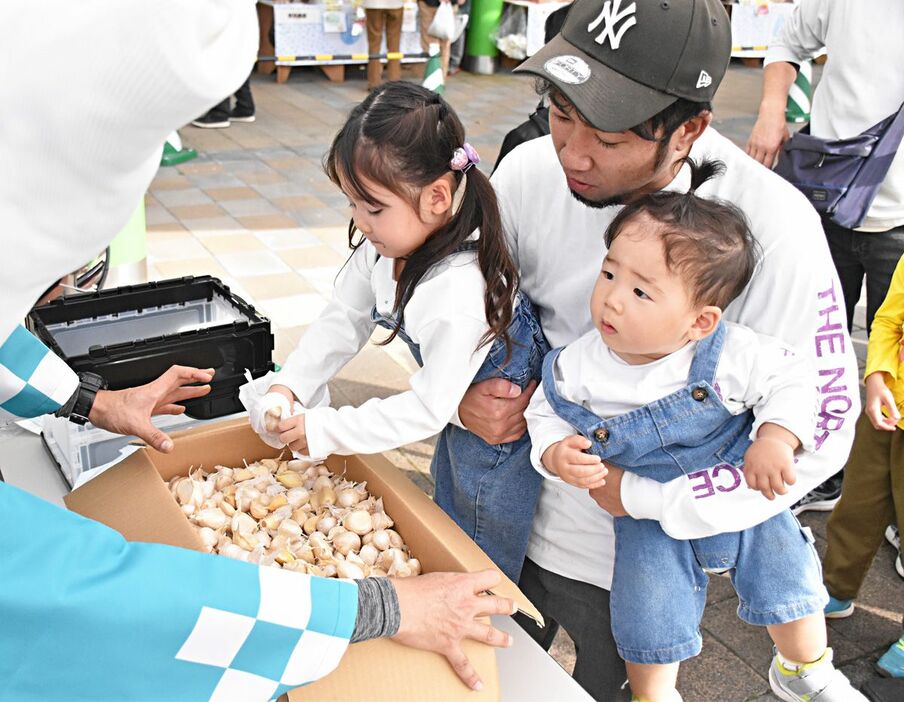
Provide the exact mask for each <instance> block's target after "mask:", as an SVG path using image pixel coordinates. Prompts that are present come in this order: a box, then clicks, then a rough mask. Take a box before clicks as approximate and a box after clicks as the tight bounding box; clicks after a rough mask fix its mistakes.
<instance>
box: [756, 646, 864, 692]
mask: <svg viewBox="0 0 904 702" xmlns="http://www.w3.org/2000/svg"><path fill="white" fill-rule="evenodd" d="M769 687H771V688H772V692H773V693H774V694H775V696H776V697H778V698H779V699H780V700H784V701H785V702H861V701H862V702H866V697H864V696H863V695H862V694H860V693H859V692H857V690H855V689H854V688H853V687H852V686H851V682H850V680H848V679H847V677H845V675H844V673H842V672H841V671H840V670H836V668H835V666H834V665H832V649H831V648H828V649H826V652H825V653H824V654H823V655H822V658H820V659H819V660H818V661H814V662H812V663H807V664H805V665H802V666H801V667H800V668H798V669H797V670H792V669H791V668H788V667H786V666H785V665H784V664H782V662H781V661H780V660H779V657H778V655H777V654H776V655H775V656H774V657H773V658H772V665H771V666H769Z"/></svg>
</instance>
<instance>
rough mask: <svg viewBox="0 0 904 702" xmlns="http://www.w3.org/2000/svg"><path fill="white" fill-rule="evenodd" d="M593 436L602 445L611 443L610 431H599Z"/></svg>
mask: <svg viewBox="0 0 904 702" xmlns="http://www.w3.org/2000/svg"><path fill="white" fill-rule="evenodd" d="M593 435H594V436H595V437H596V440H597V441H599V442H600V443H602V444H605V443H606V442H607V441H609V430H608V429H597V430H596V432H594V434H593Z"/></svg>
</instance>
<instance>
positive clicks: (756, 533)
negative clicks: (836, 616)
mask: <svg viewBox="0 0 904 702" xmlns="http://www.w3.org/2000/svg"><path fill="white" fill-rule="evenodd" d="M718 167H719V164H712V163H710V164H705V165H704V166H701V167H699V168H698V167H696V166H694V165H693V164H692V167H691V170H692V176H691V180H692V182H691V192H690V193H675V192H661V193H655V194H652V195H648V196H645V197H643V198H641V199H639V200H637V201H635V202H633V203H631V204H629V205H627V206H626V207H625V208H624V209H623V210H622V211H621V212H620V213H619V214H618V215H617V216H616V217H615V219H614V220H613V221H612V224H611V225H610V227H609V230H608V231H607V233H606V246H607V248H608V251H607V254H606V259H605V260H604V261H603V265H602V272H601V274H600V277H599V278H598V280H597V284H596V287H595V289H594V291H593V295H592V298H591V301H590V310H591V315H592V318H593V320H594V325H595V327H596V328H595V329H593V330H592V331H590V332H588V333H587V334H585V335H584V336H583V337H581V338H579V339H578V340H577V341H575V342H574V343H572V344H569V345H568V346H566V347H564V349H557V350H555V351H553V352H552V353H550V354H549V355H548V356H547V357H546V360H545V361H544V367H543V384H542V387H541V388H538V389H537V392H536V393H534V396H533V398H532V400H531V404H530V407H529V408H528V412H527V413H526V417H527V421H528V428H529V430H530V434H531V438H532V441H533V451H532V460H533V462H534V465H535V467H536V468H537V469H538V471H540V472H542V473H543V474H544V475H546V476H547V477H548V478H549V479H555V480H564V481H566V482H567V483H569V484H571V485H573V486H576V487H580V488H593V487H599V486H601V485H602V484H604V482H605V476H606V472H607V469H606V468H605V467H604V465H603V461H604V460H605V461H609V460H611V461H612V463H613V464H614V465H617V466H619V467H621V468H624V469H625V470H626V471H629V472H633V473H636V474H638V475H642V476H644V477H647V478H652V479H653V480H656V481H659V482H667V481H669V480H672V479H674V478H676V477H680V476H682V475H686V476H687V477H688V479H689V480H691V481H693V482H694V485H695V488H694V489H695V492H697V493H698V499H706V498H707V494H708V493H709V492H712V493H715V492H716V491H729V490H733V489H737V488H738V486H740V485H741V484H742V480H743V479H746V481H747V484H748V486H749V487H751V488H754V489H758V490H760V491H762V492H763V494H764V495H765V496H766V497H768V498H769V499H774V497H775V494H776V493H778V494H783V493H784V492H785V484H790V483H793V482H794V480H795V475H794V452H795V451H796V450H797V449H799V448H801V447H802V446H803V448H804V449H805V450H812V447H813V435H814V433H815V428H816V426H815V406H816V388H815V387H814V385H813V381H812V378H813V372H812V369H811V368H810V367H809V365H808V364H807V363H806V362H804V361H803V360H801V359H799V358H796V357H794V356H793V355H791V354H790V353H789V352H788V351H786V349H785V348H784V347H783V346H781V345H779V344H777V343H775V342H774V341H771V340H769V339H767V338H765V337H760V336H758V335H757V334H755V333H754V332H753V331H752V330H750V329H747V328H745V327H741V326H738V325H735V324H729V323H727V322H722V321H721V317H722V310H723V309H724V308H725V307H726V306H727V305H728V304H729V303H730V302H731V301H732V300H733V299H734V298H735V297H736V296H737V295H738V294H739V293H740V292H741V291H742V290H743V289H744V287H745V286H746V285H747V283H748V282H749V280H750V276H751V274H752V273H753V270H754V268H755V266H756V253H755V252H756V248H755V242H754V240H753V238H752V235H751V233H750V230H749V229H748V227H747V223H746V220H745V219H744V216H743V214H741V213H740V211H739V210H737V209H736V208H734V207H733V206H731V205H728V204H725V203H719V202H712V201H707V200H703V199H702V198H699V197H697V196H696V195H694V194H693V190H694V189H695V188H696V187H698V186H699V184H700V183H702V182H703V181H705V180H706V179H707V178H708V177H709V176H711V175H713V174H714V173H716V172H718ZM751 409H752V410H753V411H752V412H751ZM751 439H752V441H751ZM742 469H743V478H742ZM764 505H765V501H764ZM714 518H716V519H717V518H718V517H717V516H716V515H714ZM576 537H577V538H579V535H576ZM615 538H616V551H615V570H614V576H613V581H612V591H611V599H610V605H611V620H612V633H613V635H614V637H615V641H616V644H617V646H618V650H619V654H620V655H621V656H622V657H623V658H624V659H625V661H626V665H627V669H628V679H629V682H630V685H631V690H632V692H633V694H634V695H635V696H636V697H635V699H641V700H644V701H646V702H664V701H666V700H668V701H669V702H672V701H673V700H676V699H680V697H679V696H678V693H677V692H676V690H675V683H676V680H677V674H678V662H679V661H681V660H684V659H686V658H689V657H692V656H695V655H697V654H698V653H699V652H700V647H701V638H700V633H699V623H700V618H701V617H702V615H703V608H704V605H705V602H706V585H707V575H706V572H707V571H710V570H718V571H729V572H730V575H731V579H732V583H733V585H734V586H735V589H736V591H737V593H738V596H739V599H740V607H739V608H738V614H739V616H740V617H741V618H742V619H744V620H745V621H747V622H748V623H750V624H755V625H760V626H766V627H767V628H768V630H769V633H770V635H771V636H772V639H773V641H774V642H775V644H776V648H777V656H776V658H775V659H774V661H773V664H772V667H771V669H770V673H769V677H770V683H771V685H772V689H773V691H774V692H775V693H776V695H778V696H779V697H780V698H781V699H783V700H789V701H794V700H810V699H816V697H819V699H820V700H826V701H828V700H860V699H863V698H862V696H860V695H859V694H858V693H856V692H855V691H854V690H853V689H852V688H851V687H850V684H849V683H848V681H847V679H846V678H844V676H843V675H841V673H839V672H837V671H836V670H835V669H834V667H833V665H832V654H831V650H830V649H828V648H827V647H826V631H825V622H824V620H823V617H822V607H823V606H824V603H825V601H826V599H827V597H826V593H825V588H824V587H823V586H822V583H821V579H820V571H819V560H818V557H817V555H816V551H815V549H814V548H813V545H812V541H813V539H812V537H811V536H810V535H809V532H808V531H806V530H803V529H802V528H801V526H800V524H798V522H797V520H796V519H795V518H794V516H793V515H792V514H791V512H790V511H789V510H785V511H784V512H781V513H780V514H778V515H776V516H774V517H772V518H769V519H766V518H765V517H764V520H763V522H762V523H761V524H759V525H758V526H755V527H753V528H751V529H747V530H745V531H742V532H733V533H723V534H717V535H715V536H710V537H707V538H701V539H694V540H690V541H680V540H677V539H673V538H671V537H670V536H669V535H667V534H666V533H665V532H664V531H663V530H662V527H661V526H660V524H659V522H657V521H655V520H650V519H634V518H632V517H618V518H616V519H615Z"/></svg>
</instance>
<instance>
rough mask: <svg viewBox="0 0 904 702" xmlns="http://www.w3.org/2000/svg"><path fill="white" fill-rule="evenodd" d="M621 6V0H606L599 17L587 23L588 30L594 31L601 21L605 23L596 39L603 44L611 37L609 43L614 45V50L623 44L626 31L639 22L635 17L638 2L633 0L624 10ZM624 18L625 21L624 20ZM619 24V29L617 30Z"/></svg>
mask: <svg viewBox="0 0 904 702" xmlns="http://www.w3.org/2000/svg"><path fill="white" fill-rule="evenodd" d="M620 7H621V0H606V2H605V3H604V4H603V11H602V12H600V14H599V17H597V18H596V19H595V20H593V22H591V23H590V24H588V25H587V31H588V32H592V31H593V30H594V29H596V28H597V27H599V25H600V23H601V22H602V23H604V24H603V31H602V32H600V33H599V35H598V36H597V37H596V39H594V41H595V42H596V43H597V44H599V45H600V46H602V45H603V44H604V43H605V41H606V39H609V45H610V46H611V47H612V50H613V51H615V50H616V49H618V45H619V44H621V40H622V37H623V36H624V35H625V32H627V31H628V30H629V29H631V27H633V26H634V25H635V24H637V18H636V17H634V13H635V11H636V10H637V4H636V3H633V2H632V3H631V4H630V5H628V6H627V7H626V8H625V9H624V10H621V9H619V8H620ZM622 20H624V21H623V22H622ZM619 22H621V26H618V24H619ZM617 26H618V31H616V27H617Z"/></svg>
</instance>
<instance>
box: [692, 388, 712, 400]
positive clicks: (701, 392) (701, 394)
mask: <svg viewBox="0 0 904 702" xmlns="http://www.w3.org/2000/svg"><path fill="white" fill-rule="evenodd" d="M708 394H709V393H707V392H706V389H705V388H694V389H693V390H691V397H693V398H694V399H695V400H696V401H697V402H703V400H705V399H706V397H707V395H708Z"/></svg>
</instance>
